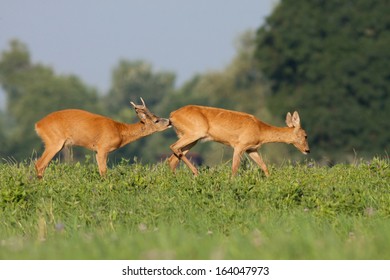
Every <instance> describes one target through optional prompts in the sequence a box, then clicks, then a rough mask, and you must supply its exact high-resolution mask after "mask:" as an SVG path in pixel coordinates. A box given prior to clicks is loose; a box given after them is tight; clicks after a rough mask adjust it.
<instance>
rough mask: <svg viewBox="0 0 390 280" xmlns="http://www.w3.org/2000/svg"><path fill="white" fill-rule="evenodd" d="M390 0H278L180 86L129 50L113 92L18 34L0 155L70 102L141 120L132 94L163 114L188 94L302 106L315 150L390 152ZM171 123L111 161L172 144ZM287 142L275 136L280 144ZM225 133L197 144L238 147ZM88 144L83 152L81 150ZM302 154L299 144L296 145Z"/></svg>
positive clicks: (159, 151)
mask: <svg viewBox="0 0 390 280" xmlns="http://www.w3.org/2000/svg"><path fill="white" fill-rule="evenodd" d="M387 8H388V0H379V1H366V0H356V1H341V0H326V1H325V0H315V1H305V0H294V1H293V0H281V1H280V2H279V4H278V5H277V6H276V7H275V9H274V11H273V13H272V14H271V15H270V16H269V17H268V18H267V19H266V22H265V24H264V25H262V26H260V27H259V28H258V29H257V30H256V32H253V31H252V32H251V31H248V32H245V33H243V34H242V35H241V36H240V37H239V38H238V40H237V52H236V55H235V57H234V58H233V59H232V61H231V62H230V63H229V64H228V65H227V66H226V67H225V68H223V69H219V70H216V71H208V72H205V73H200V74H197V75H195V76H193V77H192V78H191V79H189V80H188V81H187V82H186V83H184V85H183V86H180V87H175V73H172V72H170V71H156V70H154V69H153V66H152V65H151V64H150V63H148V62H145V61H142V60H129V59H121V60H119V61H118V64H117V65H116V66H115V67H114V69H113V71H112V80H111V87H110V89H109V91H108V92H106V93H104V94H98V92H97V90H96V89H94V88H93V87H91V86H88V85H86V84H84V83H83V82H82V81H81V80H80V79H79V78H78V77H77V76H75V75H59V74H57V73H55V71H54V69H52V68H51V67H49V66H46V65H43V64H41V63H36V62H33V61H32V60H31V56H30V53H29V51H28V48H27V46H26V45H25V44H23V43H22V42H20V41H18V40H13V41H11V42H10V45H9V48H8V49H6V50H3V51H2V53H1V56H0V85H1V87H2V89H3V91H4V93H5V95H6V104H5V108H4V110H3V111H1V112H0V156H1V157H2V158H7V157H12V158H15V159H16V160H23V159H26V158H27V159H28V158H31V155H32V153H33V151H34V150H38V152H40V150H41V149H42V144H41V142H40V139H39V138H38V137H37V136H36V134H35V132H34V123H35V122H36V121H38V120H39V119H40V118H42V117H43V116H44V115H46V114H48V113H50V112H52V111H56V110H60V109H63V108H80V109H85V110H88V111H91V112H94V113H100V114H104V115H106V116H108V117H111V118H113V119H116V120H118V121H122V122H128V123H132V122H136V121H138V119H137V118H136V116H135V114H134V111H133V110H132V108H131V106H130V104H129V102H130V101H133V102H136V103H138V102H139V97H142V98H144V100H145V101H146V104H147V106H148V107H149V109H150V110H151V111H152V112H153V113H155V114H156V115H159V116H161V117H168V116H169V113H170V112H172V111H174V110H176V109H178V108H179V107H181V106H184V105H187V104H200V105H206V106H215V107H221V108H226V109H231V110H237V111H243V112H247V113H251V114H254V115H255V116H256V117H258V118H259V119H261V120H263V121H265V122H267V123H270V124H273V125H280V126H283V125H284V123H283V121H284V116H285V115H286V113H287V112H293V111H294V110H297V111H299V114H300V117H301V121H302V126H303V128H304V129H305V130H306V131H307V134H308V140H309V144H310V146H311V151H312V154H311V155H310V157H312V158H314V159H316V160H321V161H322V160H323V161H324V162H328V161H336V162H337V161H351V160H353V159H354V158H355V157H358V158H360V157H372V156H375V155H387V154H388V151H389V143H390V122H389V121H388V120H389V118H390V113H389V112H390V94H389V87H390V57H389V55H390V52H389V50H388V46H389V45H390V18H389V17H388V16H387V10H388V9H387ZM175 141H176V135H175V132H174V130H173V129H171V130H166V131H165V132H162V133H156V134H154V135H151V136H149V137H146V138H143V139H141V140H139V141H136V142H134V143H131V144H130V145H128V146H126V147H125V148H122V149H119V150H118V151H116V152H115V153H114V154H113V155H112V156H111V160H112V159H113V158H115V160H114V161H113V162H116V161H118V160H121V158H122V157H124V158H127V159H129V160H133V158H135V157H137V158H140V159H142V161H144V162H156V161H157V160H159V159H162V158H164V156H166V155H168V154H170V150H169V145H171V144H172V143H174V142H175ZM275 145H278V144H275ZM221 147H222V146H219V147H218V146H217V145H216V144H212V143H211V144H207V145H197V146H196V147H195V149H194V150H195V152H196V151H198V152H201V155H204V156H205V163H206V164H213V163H217V162H220V161H221V159H222V160H225V159H229V158H230V157H231V155H230V150H229V149H227V150H226V149H223V148H221ZM274 147H275V146H273V145H265V148H262V150H263V151H264V152H265V157H266V158H272V161H274V162H276V161H283V160H284V158H285V157H286V156H287V155H288V156H289V158H291V156H292V157H293V158H294V157H295V156H298V154H299V152H296V151H295V149H294V148H288V146H287V145H279V146H278V147H277V148H276V149H275V148H274ZM80 156H82V155H80ZM299 156H300V155H299Z"/></svg>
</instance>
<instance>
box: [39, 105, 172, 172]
mask: <svg viewBox="0 0 390 280" xmlns="http://www.w3.org/2000/svg"><path fill="white" fill-rule="evenodd" d="M141 101H142V105H135V104H134V103H133V102H130V103H131V105H133V107H134V109H135V111H136V113H137V116H138V118H139V119H140V122H138V123H135V124H126V123H120V122H117V121H114V120H112V119H110V118H107V117H104V116H101V115H97V114H93V113H90V112H87V111H83V110H78V109H67V110H61V111H56V112H53V113H51V114H49V115H47V116H46V117H44V118H43V119H41V120H40V121H38V122H37V123H36V124H35V130H36V132H37V134H38V136H39V137H40V138H41V139H42V141H43V142H44V144H45V151H44V152H43V154H42V156H41V157H40V158H39V159H38V160H37V162H36V164H35V169H36V171H37V177H38V178H42V177H43V173H44V172H45V169H46V167H47V165H48V164H49V162H50V160H51V159H52V158H53V157H54V156H55V155H56V154H57V153H58V152H59V151H60V150H61V149H62V148H63V147H64V146H72V145H75V146H81V147H85V148H87V149H90V150H93V151H95V152H96V160H97V164H98V168H99V173H100V175H101V176H104V175H105V174H106V172H107V156H108V154H109V153H110V152H112V151H115V150H116V149H118V148H120V147H123V146H125V145H127V144H128V143H130V142H133V141H135V140H137V139H139V138H142V137H144V136H147V135H150V134H152V133H154V132H157V131H163V130H165V129H167V128H168V127H171V125H170V122H169V120H168V119H163V118H160V117H157V116H155V115H154V114H152V113H151V112H150V111H149V110H148V109H147V108H146V105H145V102H144V100H143V99H142V98H141Z"/></svg>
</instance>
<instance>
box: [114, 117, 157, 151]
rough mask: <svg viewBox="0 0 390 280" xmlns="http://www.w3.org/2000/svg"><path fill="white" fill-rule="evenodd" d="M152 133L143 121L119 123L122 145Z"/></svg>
mask: <svg viewBox="0 0 390 280" xmlns="http://www.w3.org/2000/svg"><path fill="white" fill-rule="evenodd" d="M151 133H153V131H150V129H148V128H147V126H146V125H145V124H144V123H141V122H139V123H135V124H126V123H121V124H120V134H121V137H122V145H121V146H124V145H126V144H129V143H130V142H133V141H136V140H138V139H140V138H142V137H144V136H147V135H149V134H151Z"/></svg>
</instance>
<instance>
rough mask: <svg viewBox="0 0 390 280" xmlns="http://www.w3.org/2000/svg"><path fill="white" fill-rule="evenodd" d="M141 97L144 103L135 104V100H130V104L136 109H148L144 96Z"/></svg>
mask: <svg viewBox="0 0 390 280" xmlns="http://www.w3.org/2000/svg"><path fill="white" fill-rule="evenodd" d="M140 99H141V101H142V105H135V104H134V102H130V104H131V105H133V107H134V109H141V110H143V109H146V105H145V101H144V100H143V99H142V97H140Z"/></svg>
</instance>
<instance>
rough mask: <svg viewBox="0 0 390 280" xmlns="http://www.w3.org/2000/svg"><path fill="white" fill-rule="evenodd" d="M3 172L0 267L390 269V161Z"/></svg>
mask: <svg viewBox="0 0 390 280" xmlns="http://www.w3.org/2000/svg"><path fill="white" fill-rule="evenodd" d="M87 160H88V161H87V162H86V163H84V164H76V165H68V164H59V163H58V162H55V163H53V164H51V165H50V166H49V168H48V170H47V172H46V174H45V175H46V177H45V178H44V179H43V180H37V179H35V178H34V175H35V174H34V172H33V166H32V165H30V164H28V163H23V164H16V163H7V164H1V165H0V181H1V182H2V184H1V186H0V240H1V243H0V249H1V250H0V259H9V258H16V259H19V258H28V259H213V258H214V259H259V258H269V259H387V258H389V257H390V255H389V252H390V251H389V249H390V243H389V242H388V235H389V231H390V226H389V225H390V223H389V222H390V220H389V218H390V203H389V202H390V194H389V191H388V190H389V187H390V180H389V178H390V162H389V160H388V159H379V158H374V159H372V160H371V161H370V162H365V161H362V162H358V163H356V164H354V165H345V164H339V165H336V166H334V167H332V168H329V167H319V166H317V164H316V163H314V162H306V163H295V164H292V163H285V164H284V165H282V166H280V167H276V166H273V167H272V168H270V171H271V177H270V178H265V177H264V176H263V174H262V173H261V172H260V171H259V169H258V168H257V167H255V166H254V165H252V164H249V163H246V164H245V165H244V168H243V169H241V170H240V172H239V174H238V176H237V177H236V178H231V177H230V174H231V172H230V167H229V166H228V165H220V166H218V167H215V168H210V169H205V168H203V169H201V172H200V175H199V176H198V177H192V175H191V174H190V172H189V171H188V170H187V169H185V168H180V169H179V170H178V171H177V174H176V175H174V174H172V173H171V172H170V171H169V170H168V167H167V165H166V164H156V165H142V164H139V163H136V164H130V165H129V164H128V161H122V162H121V163H120V164H118V165H116V166H115V167H114V168H112V169H110V170H109V172H108V177H107V178H106V179H101V178H100V177H99V174H98V171H97V167H96V165H95V164H92V163H89V159H88V158H87Z"/></svg>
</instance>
